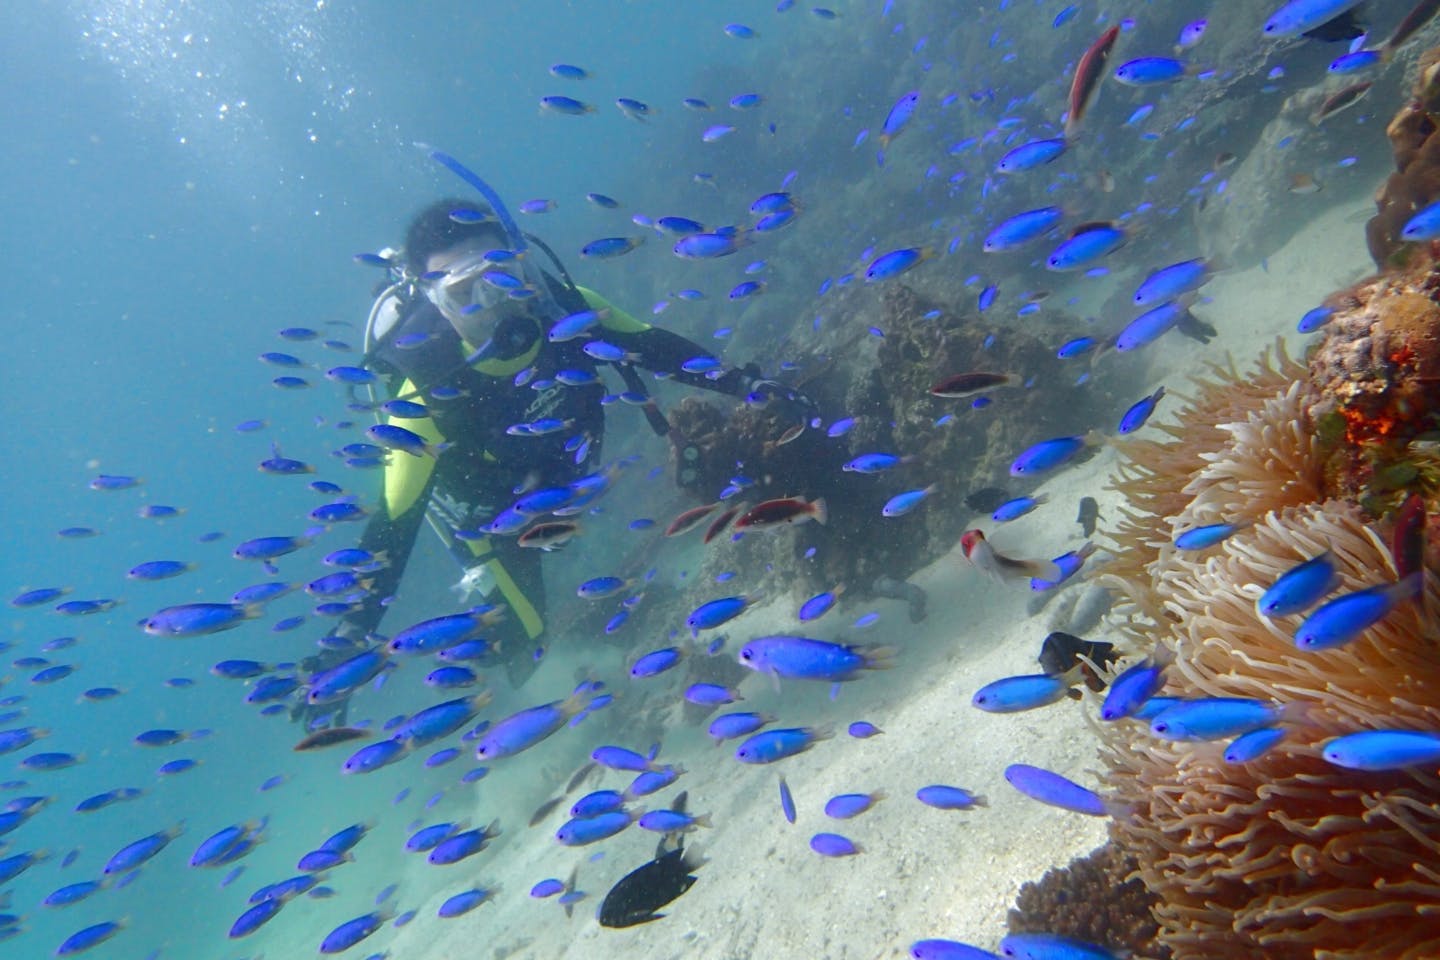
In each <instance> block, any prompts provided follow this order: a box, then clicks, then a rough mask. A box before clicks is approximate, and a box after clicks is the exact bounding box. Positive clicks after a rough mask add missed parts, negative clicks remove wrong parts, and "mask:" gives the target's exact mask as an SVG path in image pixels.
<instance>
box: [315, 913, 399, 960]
mask: <svg viewBox="0 0 1440 960" xmlns="http://www.w3.org/2000/svg"><path fill="white" fill-rule="evenodd" d="M393 916H394V914H393V913H391V912H389V911H377V912H374V913H367V914H365V915H364V916H360V917H356V918H355V919H353V920H346V921H345V922H344V923H342V924H340V926H338V927H336V928H335V929H334V930H331V931H330V932H329V933H327V934H326V935H325V939H324V940H322V941H321V942H320V952H321V953H327V954H328V953H344V952H345V951H346V950H349V949H350V948H351V947H353V946H355V944H357V943H359V942H360V941H362V940H364V939H366V938H368V937H369V936H370V935H371V934H373V933H374V932H375V931H376V930H379V929H380V928H381V927H383V926H385V924H387V923H389V922H390V920H391V918H392V917H393Z"/></svg>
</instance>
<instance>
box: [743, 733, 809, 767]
mask: <svg viewBox="0 0 1440 960" xmlns="http://www.w3.org/2000/svg"><path fill="white" fill-rule="evenodd" d="M830 736H831V734H830V733H829V731H826V730H817V729H816V728H814V727H787V728H784V729H780V730H766V731H764V732H763V733H757V734H754V735H753V736H751V737H750V738H748V739H747V740H746V741H745V742H744V743H742V744H740V746H739V747H738V748H737V749H736V750H735V759H736V760H739V761H740V762H741V763H775V762H776V761H777V760H784V759H785V758H786V757H793V756H795V755H796V754H799V753H804V752H805V751H807V750H809V749H810V748H811V747H813V746H814V745H815V744H816V743H818V742H819V741H821V740H826V739H829V737H830Z"/></svg>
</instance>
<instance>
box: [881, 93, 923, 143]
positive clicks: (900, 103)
mask: <svg viewBox="0 0 1440 960" xmlns="http://www.w3.org/2000/svg"><path fill="white" fill-rule="evenodd" d="M919 105H920V91H919V90H911V91H910V92H909V93H905V94H902V95H901V96H900V99H898V100H896V101H895V103H894V105H893V106H891V107H890V112H889V113H888V114H887V115H886V116H885V123H884V124H883V125H882V126H881V128H880V147H881V149H884V148H885V147H888V146H889V145H890V141H892V140H894V139H895V138H896V137H898V136H900V134H901V133H903V132H904V131H905V128H906V127H908V126H909V125H910V121H911V120H912V119H914V117H915V108H916V107H918V106H919Z"/></svg>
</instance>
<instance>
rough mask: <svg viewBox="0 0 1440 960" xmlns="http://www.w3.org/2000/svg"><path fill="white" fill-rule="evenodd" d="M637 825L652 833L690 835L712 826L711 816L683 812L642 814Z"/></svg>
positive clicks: (662, 811)
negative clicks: (700, 828)
mask: <svg viewBox="0 0 1440 960" xmlns="http://www.w3.org/2000/svg"><path fill="white" fill-rule="evenodd" d="M635 825H636V826H637V827H639V828H640V829H641V830H649V831H650V832H651V833H666V834H675V833H689V832H690V831H692V830H694V829H695V828H696V827H708V826H710V815H709V814H707V813H702V814H699V815H698V816H696V815H692V814H689V813H686V812H684V811H683V810H650V811H648V812H646V813H643V814H641V815H640V818H639V819H638V820H636V821H635Z"/></svg>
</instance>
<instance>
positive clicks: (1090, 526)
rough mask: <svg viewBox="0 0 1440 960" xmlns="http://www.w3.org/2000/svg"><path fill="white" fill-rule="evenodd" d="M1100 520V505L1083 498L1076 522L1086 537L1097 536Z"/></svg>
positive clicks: (1090, 498)
mask: <svg viewBox="0 0 1440 960" xmlns="http://www.w3.org/2000/svg"><path fill="white" fill-rule="evenodd" d="M1099 519H1100V504H1098V503H1096V502H1095V498H1094V497H1081V498H1080V513H1079V515H1078V516H1076V517H1075V522H1076V523H1078V524H1080V529H1082V530H1084V531H1085V536H1086V537H1093V536H1095V521H1097V520H1099ZM1062 672H1063V671H1062Z"/></svg>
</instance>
